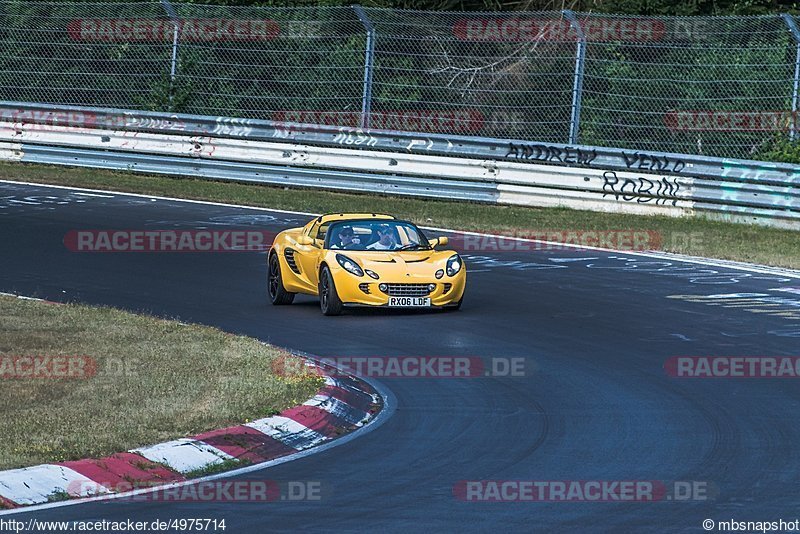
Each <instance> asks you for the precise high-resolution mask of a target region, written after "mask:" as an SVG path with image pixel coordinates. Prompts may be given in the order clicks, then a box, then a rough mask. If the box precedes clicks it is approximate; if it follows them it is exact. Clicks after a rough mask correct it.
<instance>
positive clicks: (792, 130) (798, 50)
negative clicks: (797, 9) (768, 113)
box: [781, 13, 800, 141]
mask: <svg viewBox="0 0 800 534" xmlns="http://www.w3.org/2000/svg"><path fill="white" fill-rule="evenodd" d="M781 17H782V18H783V21H784V22H785V23H786V25H787V26H788V27H789V31H790V32H792V37H794V42H795V53H794V85H793V87H792V118H791V120H790V121H789V139H791V140H792V141H794V138H795V135H796V134H797V90H798V86H800V29H798V28H797V23H796V22H795V21H794V18H793V17H792V16H791V15H789V14H788V13H783V14H782V15H781Z"/></svg>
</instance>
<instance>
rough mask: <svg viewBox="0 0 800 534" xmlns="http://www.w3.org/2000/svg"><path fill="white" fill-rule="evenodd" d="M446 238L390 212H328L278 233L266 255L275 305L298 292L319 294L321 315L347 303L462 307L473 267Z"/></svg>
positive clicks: (357, 304) (353, 304)
mask: <svg viewBox="0 0 800 534" xmlns="http://www.w3.org/2000/svg"><path fill="white" fill-rule="evenodd" d="M444 245H447V238H446V237H439V238H436V239H431V240H430V241H429V240H428V239H427V238H426V237H425V235H424V234H423V233H422V231H421V230H420V229H419V228H417V227H416V226H415V225H414V224H412V223H410V222H407V221H401V220H397V219H395V218H394V217H392V216H390V215H376V214H374V213H338V214H331V215H322V216H320V217H317V218H315V219H313V220H311V221H310V222H309V223H308V224H306V225H305V226H303V227H302V228H292V229H289V230H284V231H283V232H281V233H279V234H278V235H277V236H275V240H274V242H273V243H272V248H271V249H270V251H269V254H268V255H267V287H268V292H269V298H270V301H271V302H272V304H275V305H280V304H291V302H292V301H293V300H294V296H295V294H296V293H305V294H308V295H318V296H319V303H320V307H321V308H322V313H324V314H325V315H339V314H340V313H341V312H342V308H343V307H345V306H382V307H390V308H444V307H452V308H455V309H458V308H460V307H461V301H462V300H463V298H464V287H465V285H466V281H467V272H466V268H465V266H464V262H463V261H462V260H461V258H460V257H459V256H458V254H457V253H456V252H454V251H452V250H435V247H437V246H444Z"/></svg>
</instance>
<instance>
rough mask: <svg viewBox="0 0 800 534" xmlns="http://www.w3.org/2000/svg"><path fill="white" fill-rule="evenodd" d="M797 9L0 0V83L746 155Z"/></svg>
mask: <svg viewBox="0 0 800 534" xmlns="http://www.w3.org/2000/svg"><path fill="white" fill-rule="evenodd" d="M798 23H800V20H795V19H794V18H792V17H788V16H782V15H774V16H761V17H634V16H613V15H598V14H585V13H576V14H573V13H571V12H538V13H529V12H512V13H508V12H506V13H475V12H469V13H444V12H422V11H401V10H388V9H368V8H363V9H362V8H360V7H358V6H356V7H353V8H348V7H319V8H291V9H290V8H256V7H221V6H207V5H196V4H190V3H184V2H177V1H175V0H172V2H171V3H170V2H166V1H163V2H132V3H114V2H98V3H73V2H69V3H66V2H60V3H59V2H47V1H37V2H30V1H23V0H0V47H1V48H0V50H2V53H0V99H2V100H16V101H32V102H41V103H53V104H72V105H90V106H104V107H119V108H130V109H145V110H158V111H175V112H186V113H196V114H204V115H224V116H231V117H242V118H262V119H272V120H278V121H291V122H307V123H316V124H329V125H337V126H348V127H362V126H364V127H366V126H368V127H372V128H380V129H393V130H405V131H419V132H430V133H446V134H458V135H476V136H486V137H500V138H517V139H530V140H536V141H543V142H557V143H572V144H575V143H580V144H589V145H601V146H613V147H621V148H629V149H635V150H649V151H667V152H689V153H702V154H709V155H717V156H731V157H753V156H754V155H756V156H757V153H758V151H759V150H760V148H761V147H762V146H763V145H764V143H765V142H768V141H769V140H771V139H773V138H775V137H776V136H781V135H785V136H788V137H793V136H794V135H795V119H796V113H795V112H796V108H797V86H798V77H799V76H800V70H799V69H798V42H800V32H798V30H797V24H798Z"/></svg>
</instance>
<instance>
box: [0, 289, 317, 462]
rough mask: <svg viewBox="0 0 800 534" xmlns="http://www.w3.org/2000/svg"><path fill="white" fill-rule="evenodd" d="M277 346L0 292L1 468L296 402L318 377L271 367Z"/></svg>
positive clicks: (98, 450) (152, 439)
mask: <svg viewBox="0 0 800 534" xmlns="http://www.w3.org/2000/svg"><path fill="white" fill-rule="evenodd" d="M287 356H288V355H287V354H286V352H285V351H282V350H280V349H277V348H275V347H270V346H267V345H264V344H262V343H260V342H259V341H257V340H255V339H250V338H246V337H241V336H234V335H230V334H226V333H224V332H222V331H220V330H217V329H215V328H210V327H205V326H197V325H181V324H179V323H177V322H175V321H167V320H162V319H156V318H152V317H148V316H142V315H134V314H131V313H127V312H123V311H119V310H115V309H112V308H95V307H89V306H82V305H74V304H68V305H53V304H47V303H43V302H38V301H31V300H22V299H17V298H13V297H7V296H0V406H3V411H2V413H1V414H0V436H2V439H0V469H11V468H16V467H23V466H29V465H36V464H41V463H46V462H60V461H65V460H76V459H81V458H88V457H100V456H104V455H109V454H112V453H115V452H120V451H125V450H128V449H132V448H135V447H141V446H145V445H151V444H154V443H159V442H163V441H168V440H171V439H176V438H180V437H186V436H191V435H195V434H197V433H200V432H203V431H207V430H213V429H217V428H223V427H225V426H228V425H232V424H239V423H243V422H247V421H251V420H254V419H259V418H261V417H266V416H268V415H271V414H274V413H276V412H278V411H281V410H284V409H286V408H288V407H291V406H295V405H297V404H300V403H302V402H304V401H305V400H307V399H308V398H309V397H311V396H312V395H313V394H314V393H315V392H316V391H317V390H318V389H319V387H321V386H322V383H323V380H322V379H321V378H320V377H316V376H302V377H297V378H294V377H292V378H285V377H281V376H276V375H275V374H274V372H273V366H272V362H273V360H275V359H276V358H284V357H287ZM23 357H39V358H40V360H39V361H40V362H49V363H48V366H47V367H44V366H42V367H40V368H39V369H37V368H36V367H31V365H30V363H29V362H28V361H26V360H22V358H23ZM58 357H67V359H68V360H69V361H70V362H73V363H74V362H78V363H76V364H75V365H72V364H69V365H68V366H66V367H65V364H63V363H59V362H63V361H64V359H63V358H58ZM41 358H45V359H44V360H42V359H41ZM31 371H33V372H34V373H36V375H37V376H29V373H30V372H31Z"/></svg>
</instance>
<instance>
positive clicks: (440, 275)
mask: <svg viewBox="0 0 800 534" xmlns="http://www.w3.org/2000/svg"><path fill="white" fill-rule="evenodd" d="M443 276H444V269H439V270H438V271H436V279H437V280H438V279H439V278H441V277H443Z"/></svg>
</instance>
